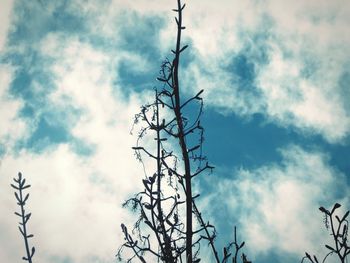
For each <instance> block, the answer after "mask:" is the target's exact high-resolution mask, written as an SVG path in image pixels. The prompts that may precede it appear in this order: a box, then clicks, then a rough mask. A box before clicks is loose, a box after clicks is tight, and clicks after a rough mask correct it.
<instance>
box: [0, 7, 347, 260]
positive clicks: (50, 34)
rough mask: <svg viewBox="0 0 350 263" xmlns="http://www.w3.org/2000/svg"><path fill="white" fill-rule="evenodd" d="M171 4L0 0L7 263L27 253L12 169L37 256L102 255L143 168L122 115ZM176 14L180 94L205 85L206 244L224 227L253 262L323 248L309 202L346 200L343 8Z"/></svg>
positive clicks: (0, 158) (168, 37)
mask: <svg viewBox="0 0 350 263" xmlns="http://www.w3.org/2000/svg"><path fill="white" fill-rule="evenodd" d="M175 4H176V3H175V1H170V0H168V1H160V0H147V1H146V0H134V1H123V0H103V1H94V0H91V1H82V0H73V1H59V2H57V1H41V0H36V1H27V2H23V1H15V0H6V1H3V3H2V4H1V8H0V117H1V122H2V124H1V126H0V187H1V189H2V190H1V191H0V209H1V211H2V213H1V214H2V216H1V218H0V233H1V235H0V256H1V258H2V259H3V260H4V262H9V263H12V262H18V261H19V260H20V258H21V256H22V255H19V254H18V251H24V250H23V247H22V241H21V240H20V238H19V233H17V232H18V230H17V226H16V222H15V216H14V215H13V211H14V210H15V209H16V207H15V202H14V198H13V193H12V190H11V189H10V188H9V184H10V182H11V180H12V178H13V177H14V176H15V175H16V174H17V172H18V171H22V172H23V173H24V175H25V176H26V177H27V178H28V180H29V181H30V182H31V184H32V190H31V199H30V205H29V208H30V210H31V211H32V212H33V217H32V219H31V222H30V229H32V231H33V232H34V234H35V235H36V236H35V238H34V240H33V242H34V245H36V246H37V249H38V254H37V255H36V260H37V261H38V262H39V261H40V262H55V263H56V262H57V263H61V262H69V263H71V262H73V263H80V262H103V263H107V262H108V263H109V262H114V261H115V258H114V255H115V253H116V250H117V248H118V246H119V245H120V244H121V243H122V241H123V238H122V235H121V233H120V232H121V231H120V223H121V222H133V220H134V216H133V215H132V214H131V213H130V212H129V211H127V210H125V209H122V208H121V203H122V202H123V200H125V199H126V198H127V197H128V196H130V195H131V194H132V193H134V192H137V191H138V190H139V189H140V187H141V178H142V176H143V170H142V167H141V166H140V164H139V163H138V162H137V161H136V160H135V157H134V154H133V152H132V150H131V147H132V146H133V145H134V144H135V141H136V138H135V137H133V136H131V135H130V129H131V126H132V122H133V116H134V114H136V113H137V112H138V109H139V107H140V106H141V105H142V104H144V103H146V102H149V101H151V99H152V95H153V88H154V87H156V86H158V85H159V84H158V83H157V81H156V80H155V79H156V77H157V74H158V71H159V68H160V64H161V62H162V61H163V60H164V59H165V58H166V57H170V56H171V52H170V50H171V48H173V45H174V39H175V25H174V21H173V13H172V12H171V11H170V10H171V9H172V8H173V7H174V6H175ZM184 21H185V22H184V23H185V25H186V30H185V31H184V32H185V33H184V39H183V42H184V43H185V44H189V48H188V49H187V50H186V52H185V53H184V56H183V58H182V64H181V71H180V78H181V85H182V88H183V90H182V92H183V96H184V97H188V96H191V95H193V94H195V93H196V92H198V91H199V90H201V89H204V93H203V96H204V103H205V108H204V116H203V118H202V123H203V126H204V127H205V145H204V150H205V153H206V155H207V156H208V159H209V160H210V162H211V163H212V164H213V165H214V166H215V167H216V169H215V172H214V173H213V174H212V175H210V176H205V177H202V178H201V179H200V180H199V181H198V182H197V183H196V187H198V189H199V190H200V191H201V193H202V199H201V201H200V206H201V207H202V209H203V211H204V213H205V214H206V216H207V218H208V219H210V220H211V221H213V222H214V223H215V224H216V225H217V227H218V233H219V239H220V241H219V245H223V244H225V243H228V242H229V241H230V239H231V238H232V234H233V233H232V232H233V227H234V225H237V226H238V229H239V233H240V234H241V236H242V238H243V239H244V240H245V241H246V244H247V247H246V252H247V253H248V255H249V256H250V258H252V259H253V262H262V263H264V262H286V263H289V262H299V260H300V258H301V257H302V255H303V253H304V251H309V252H310V253H316V254H318V255H323V254H324V252H325V251H324V250H323V243H324V242H325V241H323V240H327V238H328V235H327V232H326V230H324V228H323V223H322V215H321V214H320V213H319V211H318V207H319V206H321V205H322V206H331V205H332V204H333V203H334V202H339V203H341V204H343V206H345V207H346V208H348V209H349V207H350V202H349V195H348V193H349V186H350V159H349V156H350V107H349V99H350V86H349V81H350V55H349V54H350V52H349V51H350V50H349V46H350V31H349V25H350V5H349V3H347V1H345V0H344V1H340V0H339V1H338V0H336V1H323V0H321V1H320V0H317V1H316V0H312V1H294V2H293V3H291V2H288V3H287V1H277V0H269V1H268V0H266V1H253V0H252V1H229V0H221V1H206V0H191V1H188V3H187V7H186V9H185V12H184ZM147 165H149V166H151V165H152V164H150V163H146V166H147ZM135 182H140V183H139V184H138V183H135ZM213 203H216V204H217V205H216V206H215V207H214V208H212V206H211V205H210V204H213ZM130 224H131V223H130ZM231 229H232V231H230V230H231ZM87 230H89V231H87ZM208 262H210V260H209V259H208Z"/></svg>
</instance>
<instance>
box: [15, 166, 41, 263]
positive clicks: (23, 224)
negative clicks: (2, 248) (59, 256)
mask: <svg viewBox="0 0 350 263" xmlns="http://www.w3.org/2000/svg"><path fill="white" fill-rule="evenodd" d="M13 180H14V184H11V186H12V188H14V189H15V190H16V191H15V197H16V200H17V205H18V206H19V208H20V212H19V213H18V212H15V215H17V216H18V217H20V219H21V221H20V222H19V226H18V229H19V232H21V234H22V237H23V240H24V246H25V249H26V256H24V257H22V259H23V260H25V261H28V262H29V263H32V262H33V256H34V253H35V247H32V248H31V249H29V248H30V245H29V238H32V237H33V236H34V235H33V234H28V229H27V223H28V220H29V219H30V216H31V215H32V213H27V212H26V211H25V205H26V202H27V200H28V198H29V193H27V194H24V190H25V189H27V188H29V187H30V185H28V184H27V185H26V179H24V178H23V177H22V174H21V173H18V177H17V178H13Z"/></svg>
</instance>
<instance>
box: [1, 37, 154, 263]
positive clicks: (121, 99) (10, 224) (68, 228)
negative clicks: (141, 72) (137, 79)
mask: <svg viewBox="0 0 350 263" xmlns="http://www.w3.org/2000/svg"><path fill="white" fill-rule="evenodd" d="M42 45H43V47H45V49H43V54H44V55H45V56H46V57H47V58H50V59H53V60H54V61H55V63H53V64H52V68H47V70H50V71H51V72H52V76H53V79H54V81H55V86H56V87H57V89H56V90H55V92H53V93H52V94H50V96H49V97H48V99H49V103H48V104H49V105H52V108H53V109H56V108H59V109H65V108H69V107H74V108H75V109H78V110H80V111H81V114H80V117H79V118H78V119H75V118H73V120H74V121H75V122H74V123H70V127H72V130H71V132H72V135H73V136H74V137H76V138H79V139H81V140H83V141H84V142H86V143H88V144H92V145H95V151H94V153H93V154H92V155H90V156H85V157H84V156H79V155H77V154H75V153H74V151H73V149H74V147H72V145H70V144H69V143H66V144H60V145H58V146H57V147H50V148H48V149H46V150H45V151H44V152H43V153H42V154H34V153H31V152H29V151H25V150H23V151H21V152H20V153H18V154H13V153H12V152H9V153H7V154H5V155H4V156H3V158H2V160H1V166H0V173H1V177H0V180H1V182H0V184H1V185H3V186H4V191H1V196H0V200H1V206H2V208H3V209H2V213H3V215H5V216H2V217H1V219H0V225H1V226H2V227H5V228H7V229H9V230H8V231H4V233H3V234H2V236H1V239H0V243H1V244H3V243H12V244H13V245H6V246H4V248H3V249H2V251H1V256H2V258H8V261H7V262H17V261H18V260H19V259H20V258H21V254H18V253H15V252H14V251H23V249H22V248H23V246H22V243H21V239H20V236H19V234H18V233H17V226H16V219H15V216H14V215H13V211H14V210H15V209H16V207H15V201H14V198H13V196H12V193H11V192H12V190H11V189H10V188H9V187H6V186H9V184H10V181H11V178H12V177H14V176H15V175H16V174H17V172H18V171H22V172H23V173H24V175H26V177H27V178H28V181H29V182H30V183H31V184H32V189H31V198H30V201H29V210H31V211H32V212H33V217H32V219H31V222H30V229H31V231H32V232H33V233H34V234H36V236H35V238H34V239H33V240H34V245H36V247H37V255H36V259H37V261H42V262H50V261H52V257H53V256H55V257H61V258H64V257H68V258H70V259H72V261H73V262H77V263H78V262H95V261H94V260H95V259H94V257H95V258H98V259H99V260H102V261H103V262H114V261H115V258H114V255H115V253H116V251H117V248H118V246H119V245H121V244H122V242H123V238H122V234H121V230H120V224H121V222H129V221H130V222H133V219H131V218H130V217H128V212H127V210H126V209H122V208H121V203H122V202H123V201H124V199H126V198H127V197H128V195H130V194H131V193H134V192H137V190H138V189H139V187H140V186H141V184H138V183H134V182H139V179H140V178H141V177H140V176H142V174H143V173H142V167H141V166H140V164H139V163H138V162H137V161H136V160H135V158H134V154H133V151H132V150H131V146H133V145H134V144H135V141H136V138H135V137H134V136H131V135H130V134H129V131H130V128H131V124H132V120H133V116H134V114H135V113H137V112H138V108H139V105H141V104H142V102H141V100H145V101H147V100H148V99H149V98H150V97H149V94H148V93H145V94H142V95H136V94H134V95H133V94H132V93H131V95H130V98H129V99H126V97H125V96H124V95H123V93H122V92H121V90H120V89H121V87H114V88H113V85H112V81H113V78H112V76H113V74H114V70H113V68H114V66H115V60H114V58H113V57H112V56H109V54H106V53H103V52H100V51H96V50H94V48H93V47H92V46H90V45H89V44H84V43H82V42H80V41H78V40H77V39H74V38H73V39H71V38H65V37H64V36H60V35H59V36H53V35H51V36H49V37H48V38H47V41H46V40H43V42H42ZM14 105H15V106H14V109H13V111H14V113H13V114H16V113H17V112H18V109H19V107H18V106H17V104H16V103H15V104H14ZM38 110H40V109H38ZM11 116H12V115H11ZM61 121H63V122H72V120H70V119H69V117H68V119H67V120H61ZM9 127H14V125H13V124H11V125H9ZM146 165H147V162H146ZM2 247H3V246H2Z"/></svg>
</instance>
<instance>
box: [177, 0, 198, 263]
mask: <svg viewBox="0 0 350 263" xmlns="http://www.w3.org/2000/svg"><path fill="white" fill-rule="evenodd" d="M177 13H178V18H177V19H176V23H177V39H176V50H175V58H174V61H173V84H174V85H173V88H174V95H175V108H174V111H175V116H176V122H177V126H178V134H179V144H180V147H181V152H182V158H183V161H184V167H185V185H186V262H187V263H192V236H193V230H192V185H191V166H190V160H189V156H188V152H187V145H186V141H185V135H184V127H183V121H182V114H181V101H180V87H179V63H180V45H181V30H183V29H184V28H183V27H182V5H181V0H177Z"/></svg>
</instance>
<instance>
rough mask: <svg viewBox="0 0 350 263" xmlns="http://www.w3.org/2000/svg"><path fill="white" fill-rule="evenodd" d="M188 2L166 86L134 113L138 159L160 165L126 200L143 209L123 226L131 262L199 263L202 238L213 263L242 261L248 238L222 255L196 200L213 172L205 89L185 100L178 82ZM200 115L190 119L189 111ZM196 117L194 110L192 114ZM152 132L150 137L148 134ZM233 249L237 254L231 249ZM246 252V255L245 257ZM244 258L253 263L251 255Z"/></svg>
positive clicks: (166, 67)
mask: <svg viewBox="0 0 350 263" xmlns="http://www.w3.org/2000/svg"><path fill="white" fill-rule="evenodd" d="M184 8H185V4H182V3H181V0H177V8H176V9H174V10H173V11H174V12H176V14H177V16H176V17H175V22H176V26H177V34H176V45H175V49H174V50H172V53H173V59H172V60H169V59H166V60H165V61H164V62H163V63H162V66H161V70H160V76H159V77H158V81H160V83H161V84H162V85H161V88H159V89H156V90H155V98H154V101H153V102H152V103H150V104H147V105H144V106H142V107H141V111H140V112H139V113H138V114H136V116H135V123H134V124H135V125H139V124H141V128H140V131H139V134H138V140H137V145H136V146H135V147H133V149H134V150H135V154H136V156H137V158H138V159H139V160H140V161H141V162H142V163H143V157H144V156H146V157H147V158H150V159H151V160H153V161H154V162H155V163H156V168H155V172H154V173H153V174H152V175H148V174H147V173H146V174H145V178H144V179H143V180H142V182H143V186H144V190H143V191H141V192H139V193H137V194H136V195H135V196H134V197H132V198H130V199H129V200H127V201H126V202H125V203H124V206H129V207H131V208H132V210H134V211H137V212H138V213H139V218H138V220H137V221H136V223H135V224H134V227H133V229H132V230H131V231H130V230H128V228H127V226H126V225H125V224H122V226H121V227H122V231H123V234H124V239H125V243H124V244H123V245H122V246H121V247H120V249H119V250H118V253H117V257H118V258H119V259H120V260H121V259H122V253H123V250H124V249H125V248H129V249H130V251H131V256H130V257H129V258H128V260H127V262H131V261H132V260H133V259H138V260H139V261H141V262H146V260H149V261H150V262H159V261H162V262H169V263H173V262H186V263H190V262H191V263H192V262H199V261H200V260H201V258H200V255H199V251H200V246H201V244H202V243H203V242H205V243H207V244H208V245H209V247H210V249H211V251H212V254H213V258H214V262H216V263H220V262H222V263H224V262H230V261H229V260H231V259H232V261H231V262H233V263H237V262H238V261H237V258H238V253H239V250H240V249H241V248H242V247H243V246H244V242H242V243H238V241H237V237H236V229H235V241H234V242H232V243H230V244H229V245H228V246H227V247H225V248H224V249H223V255H222V259H220V255H219V253H218V251H217V249H216V246H215V243H214V241H215V238H216V230H215V227H214V226H213V225H212V224H210V222H209V221H205V220H204V218H203V215H202V213H201V212H200V211H199V208H198V206H197V204H196V199H197V198H198V197H199V194H195V193H193V187H192V184H193V183H192V181H193V179H194V178H196V177H198V176H199V175H201V174H203V173H206V172H211V171H212V170H213V167H212V166H211V165H209V163H208V161H207V159H206V157H205V156H204V155H203V154H202V146H203V141H204V140H203V132H204V129H203V127H202V125H201V123H200V117H201V115H202V110H203V99H202V97H201V94H202V92H203V90H201V91H199V92H198V93H197V94H196V95H194V96H192V97H190V98H188V99H185V100H184V99H183V95H182V93H181V90H180V83H179V65H180V57H181V55H182V53H183V52H184V51H185V50H186V48H187V47H188V46H187V45H185V46H182V45H181V33H182V31H183V30H184V29H185V27H184V26H183V22H182V14H183V10H184ZM189 108H190V109H191V111H193V108H197V111H196V112H197V113H196V114H192V117H186V111H189ZM189 115H191V114H189ZM148 135H149V136H148ZM145 137H151V138H152V137H153V138H154V140H155V147H153V149H152V147H149V146H145V145H144V144H143V140H142V139H144V138H145ZM232 250H234V253H232V252H231V251H232ZM242 256H243V255H242ZM242 260H243V262H248V261H247V259H246V256H245V255H244V257H242Z"/></svg>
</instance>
